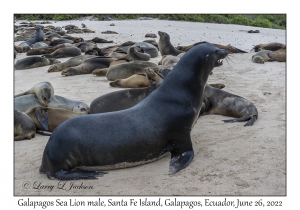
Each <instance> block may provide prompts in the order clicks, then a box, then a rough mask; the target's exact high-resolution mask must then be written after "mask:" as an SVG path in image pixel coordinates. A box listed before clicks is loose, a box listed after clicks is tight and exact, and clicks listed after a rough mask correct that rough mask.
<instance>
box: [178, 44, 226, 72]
mask: <svg viewBox="0 0 300 210" xmlns="http://www.w3.org/2000/svg"><path fill="white" fill-rule="evenodd" d="M197 51H199V53H198V55H195V56H193V54H194V53H197ZM191 54H192V56H191ZM227 55H228V51H226V50H223V49H220V48H217V47H216V46H214V45H213V44H211V43H203V44H199V45H196V46H195V47H193V48H192V49H191V50H189V51H188V52H187V53H185V54H184V56H183V58H184V57H185V56H190V57H192V58H193V59H198V62H197V63H198V66H203V67H208V68H209V69H210V71H211V70H212V69H213V68H214V67H218V66H221V65H223V62H222V61H221V59H224V58H225V57H226V56H227ZM179 62H180V61H179ZM210 71H209V72H210Z"/></svg>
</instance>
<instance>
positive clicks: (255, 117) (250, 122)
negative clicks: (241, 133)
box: [244, 115, 257, 126]
mask: <svg viewBox="0 0 300 210" xmlns="http://www.w3.org/2000/svg"><path fill="white" fill-rule="evenodd" d="M256 119H257V116H256V115H254V116H253V117H251V119H250V120H249V121H248V122H247V123H246V124H245V125H244V126H252V125H253V124H254V122H255V121H256Z"/></svg>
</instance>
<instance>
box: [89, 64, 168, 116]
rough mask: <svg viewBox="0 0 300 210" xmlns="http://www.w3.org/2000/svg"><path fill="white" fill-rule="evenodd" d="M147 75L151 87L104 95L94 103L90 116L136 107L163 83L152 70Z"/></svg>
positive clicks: (147, 69) (147, 70) (146, 71)
mask: <svg viewBox="0 0 300 210" xmlns="http://www.w3.org/2000/svg"><path fill="white" fill-rule="evenodd" d="M145 74H146V75H147V79H148V80H149V87H146V88H132V89H126V90H120V91H115V92H111V93H107V94H105V95H102V96H100V97H98V98H96V99H94V100H93V101H92V103H91V105H90V114H97V113H104V112H114V111H119V110H123V109H128V108H131V107H133V106H135V105H136V104H137V103H139V102H140V101H141V100H143V99H144V98H146V97H147V96H148V95H149V94H150V93H151V92H152V91H154V90H155V89H156V88H157V87H158V86H159V85H160V84H161V83H162V82H163V78H162V77H161V76H159V75H158V74H157V73H156V72H155V71H153V70H152V69H150V68H146V69H145Z"/></svg>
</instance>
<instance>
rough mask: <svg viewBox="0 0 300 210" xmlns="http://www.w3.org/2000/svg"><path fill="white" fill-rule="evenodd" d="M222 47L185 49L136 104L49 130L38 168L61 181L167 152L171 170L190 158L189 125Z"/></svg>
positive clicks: (89, 176)
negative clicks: (170, 69)
mask: <svg viewBox="0 0 300 210" xmlns="http://www.w3.org/2000/svg"><path fill="white" fill-rule="evenodd" d="M227 54H228V53H227V52H226V51H225V50H221V49H218V48H216V47H215V46H214V45H212V44H209V43H206V44H203V45H199V46H197V47H194V48H193V49H192V50H190V51H188V52H187V53H186V54H185V55H184V56H183V57H182V59H181V60H180V61H179V62H178V63H177V65H176V66H175V67H174V68H173V70H172V71H171V72H170V74H169V75H168V77H167V78H166V79H165V80H164V82H163V83H162V84H161V85H160V86H159V87H158V88H157V89H156V90H154V91H153V92H152V93H151V94H150V95H149V96H148V97H146V98H145V99H144V100H142V101H141V102H140V103H138V104H137V105H136V106H134V107H132V108H129V109H125V110H121V111H117V112H108V113H101V114H90V115H84V116H78V117H75V118H72V119H69V120H67V121H66V122H64V123H62V124H61V125H60V126H58V127H57V128H56V129H55V130H54V132H53V133H52V135H51V137H50V139H49V141H48V143H47V145H46V147H45V150H44V153H43V158H42V163H41V167H40V172H41V173H46V174H47V176H48V178H57V179H61V180H70V179H95V178H97V176H100V175H103V174H100V173H99V172H97V171H99V170H109V169H117V168H124V167H130V166H136V165H141V164H144V163H148V162H152V161H155V160H157V159H158V158H160V157H161V156H162V155H164V154H165V153H166V152H170V153H171V161H170V167H169V174H175V173H177V172H178V171H180V170H182V169H184V168H185V167H187V166H188V165H189V163H190V162H191V161H192V159H193V157H194V151H193V146H192V142H191V134H190V133H191V130H192V128H193V126H194V124H195V123H196V121H197V119H198V114H199V112H200V108H201V104H202V98H203V90H204V87H205V84H206V81H207V78H208V75H209V73H210V72H211V71H212V69H213V68H214V67H215V66H219V65H221V62H220V60H219V59H222V58H225V57H226V56H227Z"/></svg>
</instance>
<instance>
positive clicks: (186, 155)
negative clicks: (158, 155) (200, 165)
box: [169, 150, 194, 175]
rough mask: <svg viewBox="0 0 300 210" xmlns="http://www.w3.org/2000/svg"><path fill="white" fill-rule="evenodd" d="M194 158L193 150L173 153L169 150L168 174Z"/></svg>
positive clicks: (180, 168) (176, 170) (173, 172)
mask: <svg viewBox="0 0 300 210" xmlns="http://www.w3.org/2000/svg"><path fill="white" fill-rule="evenodd" d="M193 158H194V151H193V150H190V151H186V152H183V153H181V154H174V153H172V152H171V161H170V166H169V175H171V174H175V173H177V172H178V171H180V170H182V169H184V168H185V167H187V166H188V165H189V163H190V162H191V161H192V160H193Z"/></svg>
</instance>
